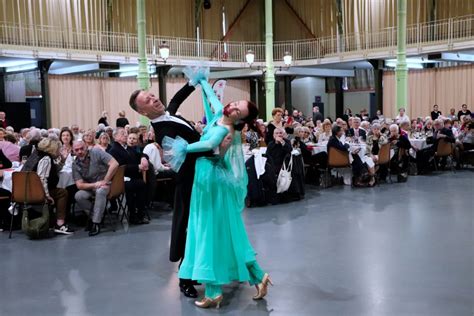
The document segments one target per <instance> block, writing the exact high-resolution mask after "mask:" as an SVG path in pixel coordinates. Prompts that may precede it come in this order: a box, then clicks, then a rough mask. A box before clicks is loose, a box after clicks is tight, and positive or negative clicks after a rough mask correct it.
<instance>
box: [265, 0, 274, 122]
mask: <svg viewBox="0 0 474 316" xmlns="http://www.w3.org/2000/svg"><path fill="white" fill-rule="evenodd" d="M272 2H273V1H272V0H265V68H266V72H265V91H266V94H265V98H266V117H265V120H267V121H268V120H270V119H271V117H272V110H273V109H274V108H275V70H274V69H275V67H274V65H273V7H272Z"/></svg>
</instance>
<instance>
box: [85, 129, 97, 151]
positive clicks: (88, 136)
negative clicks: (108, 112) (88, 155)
mask: <svg viewBox="0 0 474 316" xmlns="http://www.w3.org/2000/svg"><path fill="white" fill-rule="evenodd" d="M94 134H95V131H94V130H92V129H91V130H88V131H86V132H84V134H82V140H83V141H84V143H85V144H86V145H87V147H88V148H89V149H91V148H93V147H94V146H95V140H94Z"/></svg>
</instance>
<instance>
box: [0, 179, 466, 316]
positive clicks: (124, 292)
mask: <svg viewBox="0 0 474 316" xmlns="http://www.w3.org/2000/svg"><path fill="white" fill-rule="evenodd" d="M473 176H474V173H473V172H471V171H462V172H457V173H456V174H452V173H451V172H445V173H443V174H437V175H434V176H433V175H432V176H418V177H410V178H409V180H408V182H407V183H405V184H392V185H381V186H380V187H375V188H367V189H351V188H350V187H343V186H340V187H333V188H330V189H327V190H315V189H311V188H309V190H308V193H307V198H306V199H305V200H304V201H300V202H295V203H291V204H285V205H278V206H268V207H264V208H253V209H248V210H246V211H244V213H243V216H244V217H245V222H246V224H247V230H248V234H249V236H250V239H251V241H252V242H253V245H254V248H255V249H256V250H257V252H258V254H259V255H258V259H259V262H260V265H261V266H262V267H263V268H264V269H266V270H267V271H268V272H269V273H270V275H271V276H272V278H273V281H274V283H275V286H274V287H272V288H270V292H269V295H268V296H267V298H266V300H263V301H260V302H254V301H252V299H251V297H252V295H253V294H254V288H251V287H249V286H248V285H246V284H237V283H235V284H232V285H229V286H226V287H225V288H224V295H225V298H224V300H225V301H224V305H223V306H222V307H221V309H220V310H199V309H197V308H195V307H194V305H193V301H194V300H193V299H187V298H185V297H183V296H182V295H180V293H179V290H178V284H177V276H176V272H177V266H176V264H172V263H170V262H168V245H169V236H170V225H171V222H170V220H171V214H170V213H169V212H153V213H152V214H153V217H154V219H153V221H152V223H151V224H150V225H146V226H139V227H136V226H135V227H131V228H127V227H124V228H120V229H119V230H118V231H117V232H115V233H114V232H111V231H108V232H104V233H102V234H101V235H99V236H97V237H94V238H90V237H88V236H87V235H86V233H85V232H83V231H82V230H81V231H79V232H78V233H76V234H75V235H74V236H69V237H67V236H58V237H55V238H53V239H48V240H40V241H31V240H28V239H27V238H26V237H25V236H24V235H23V234H22V233H20V232H16V233H15V234H14V239H12V240H8V238H7V233H6V232H3V233H0V315H48V316H53V315H136V316H139V315H140V316H141V315H203V314H210V315H213V314H220V313H222V314H227V315H364V316H366V315H374V316H380V315H430V316H432V315H449V316H454V315H466V316H468V315H469V316H472V315H473V313H474V312H473V310H474V309H473V302H474V271H473V269H474V268H473V266H474V261H473V253H474V238H473V203H472V201H473V196H474V194H473V193H474V189H473V187H474V177H473ZM199 291H200V293H202V291H203V289H202V287H200V288H199Z"/></svg>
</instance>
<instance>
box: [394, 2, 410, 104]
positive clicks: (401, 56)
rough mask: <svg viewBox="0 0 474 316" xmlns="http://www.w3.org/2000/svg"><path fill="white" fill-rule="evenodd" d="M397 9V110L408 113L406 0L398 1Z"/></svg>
mask: <svg viewBox="0 0 474 316" xmlns="http://www.w3.org/2000/svg"><path fill="white" fill-rule="evenodd" d="M397 9H398V11H397V19H398V25H397V67H396V70H395V77H396V87H395V89H396V91H397V110H398V109H400V108H405V110H406V111H408V109H407V107H408V104H407V101H408V97H407V95H408V90H407V89H408V68H407V60H406V30H407V0H398V8H397ZM407 113H408V112H407Z"/></svg>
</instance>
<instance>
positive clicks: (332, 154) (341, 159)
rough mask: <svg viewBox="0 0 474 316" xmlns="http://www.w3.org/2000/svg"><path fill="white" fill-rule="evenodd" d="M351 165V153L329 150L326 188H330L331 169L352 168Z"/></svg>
mask: <svg viewBox="0 0 474 316" xmlns="http://www.w3.org/2000/svg"><path fill="white" fill-rule="evenodd" d="M350 167H351V163H350V161H349V153H348V152H344V151H342V150H339V149H337V148H334V147H329V148H328V164H327V168H326V176H325V178H326V183H325V187H328V184H329V181H330V169H331V168H350Z"/></svg>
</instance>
